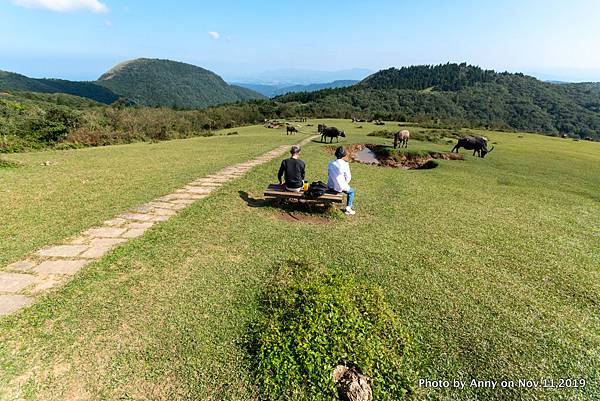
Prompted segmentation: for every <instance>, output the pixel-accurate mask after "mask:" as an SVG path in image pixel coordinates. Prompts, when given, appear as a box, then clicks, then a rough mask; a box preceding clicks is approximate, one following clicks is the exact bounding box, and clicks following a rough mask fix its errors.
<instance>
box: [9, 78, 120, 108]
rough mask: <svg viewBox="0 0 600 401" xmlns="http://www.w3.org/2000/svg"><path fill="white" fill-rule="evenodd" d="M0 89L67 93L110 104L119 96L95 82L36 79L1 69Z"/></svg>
mask: <svg viewBox="0 0 600 401" xmlns="http://www.w3.org/2000/svg"><path fill="white" fill-rule="evenodd" d="M0 91H27V92H39V93H66V94H69V95H74V96H80V97H85V98H88V99H92V100H95V101H97V102H100V103H106V104H110V103H112V102H114V101H115V100H117V99H118V98H119V97H118V96H117V95H115V94H114V93H113V92H112V91H111V90H110V89H108V88H105V87H103V86H100V85H97V84H95V83H93V82H76V81H66V80H63V79H36V78H29V77H26V76H24V75H20V74H16V73H13V72H7V71H0Z"/></svg>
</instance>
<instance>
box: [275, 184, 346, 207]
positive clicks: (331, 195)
mask: <svg viewBox="0 0 600 401" xmlns="http://www.w3.org/2000/svg"><path fill="white" fill-rule="evenodd" d="M264 196H265V197H267V198H277V199H296V200H297V201H305V202H316V203H342V202H343V200H344V198H343V197H342V194H340V193H337V192H334V191H327V192H325V194H324V195H321V196H319V197H318V198H307V197H306V196H304V191H301V192H291V191H286V190H285V187H283V186H281V185H279V184H269V186H268V187H267V189H266V190H265V193H264Z"/></svg>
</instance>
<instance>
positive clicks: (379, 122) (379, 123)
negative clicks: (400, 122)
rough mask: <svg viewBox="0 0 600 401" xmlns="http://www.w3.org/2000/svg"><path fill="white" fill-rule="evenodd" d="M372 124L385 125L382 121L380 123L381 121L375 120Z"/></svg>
mask: <svg viewBox="0 0 600 401" xmlns="http://www.w3.org/2000/svg"><path fill="white" fill-rule="evenodd" d="M373 124H375V125H385V123H384V122H383V121H381V120H375V121H374V122H373Z"/></svg>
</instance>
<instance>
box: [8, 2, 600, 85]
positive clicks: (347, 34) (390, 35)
mask: <svg viewBox="0 0 600 401" xmlns="http://www.w3.org/2000/svg"><path fill="white" fill-rule="evenodd" d="M598 20H600V1H598V0H571V1H561V0H546V1H541V0H527V1H523V0H521V1H516V0H504V1H491V0H480V1H475V0H456V1H441V0H440V1H438V0H422V1H408V0H396V1H387V0H386V1H377V0H371V1H341V0H338V1H333V0H320V1H312V0H303V1H296V0H287V1H283V0H279V1H271V0H269V1H228V0H220V1H210V2H209V1H201V0H200V1H187V0H179V1H170V2H167V1H141V0H131V1H128V0H124V1H116V0H115V1H113V0H0V21H1V22H2V23H1V24H0V69H3V70H9V71H16V72H20V73H23V74H25V75H29V76H34V77H42V76H49V77H60V78H67V79H96V78H97V77H98V76H99V75H101V74H102V73H103V72H104V71H106V70H107V69H109V68H110V67H111V66H113V65H114V64H116V63H117V62H120V61H123V60H127V59H132V58H137V57H152V58H169V59H174V60H179V61H185V62H190V63H192V64H196V65H199V66H202V67H205V68H208V69H211V70H213V71H215V72H217V73H218V74H220V75H222V76H224V77H225V78H226V79H232V78H236V77H242V76H251V75H253V74H258V73H260V72H263V71H265V70H274V69H280V68H304V69H315V70H342V69H350V68H369V69H371V70H374V71H375V70H379V69H382V68H387V67H390V66H403V65H412V64H435V63H444V62H447V61H451V62H462V61H466V62H468V63H471V64H476V65H480V66H482V67H486V68H494V69H497V70H509V71H522V72H525V73H529V74H533V75H537V76H539V77H541V78H543V79H561V80H571V81H589V80H593V81H600V23H598Z"/></svg>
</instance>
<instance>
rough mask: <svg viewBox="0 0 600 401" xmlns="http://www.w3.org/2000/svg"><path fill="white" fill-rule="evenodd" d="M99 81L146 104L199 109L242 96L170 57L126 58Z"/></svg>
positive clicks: (210, 75) (212, 75) (212, 76)
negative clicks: (168, 58) (167, 58)
mask: <svg viewBox="0 0 600 401" xmlns="http://www.w3.org/2000/svg"><path fill="white" fill-rule="evenodd" d="M98 84H100V85H103V86H105V87H108V88H110V89H111V90H113V91H114V92H115V93H118V94H119V95H121V96H123V97H126V98H128V99H130V100H133V101H134V102H136V103H138V104H143V105H147V106H173V107H178V108H202V107H207V106H212V105H216V104H220V103H230V102H236V101H239V100H243V99H244V97H241V96H240V94H239V93H238V91H237V90H236V89H235V88H233V87H231V86H230V85H228V84H227V83H226V82H225V81H224V80H223V79H222V78H221V77H220V76H218V75H217V74H215V73H214V72H212V71H209V70H206V69H204V68H201V67H198V66H195V65H192V64H187V63H182V62H178V61H172V60H161V59H148V58H138V59H134V60H128V61H125V62H122V63H120V64H117V65H116V66H114V67H113V68H111V69H110V70H109V71H107V72H106V73H105V74H103V75H102V76H101V77H100V78H99V79H98ZM246 96H247V95H246ZM256 97H259V95H258V94H257V96H256ZM245 98H247V97H245Z"/></svg>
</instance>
